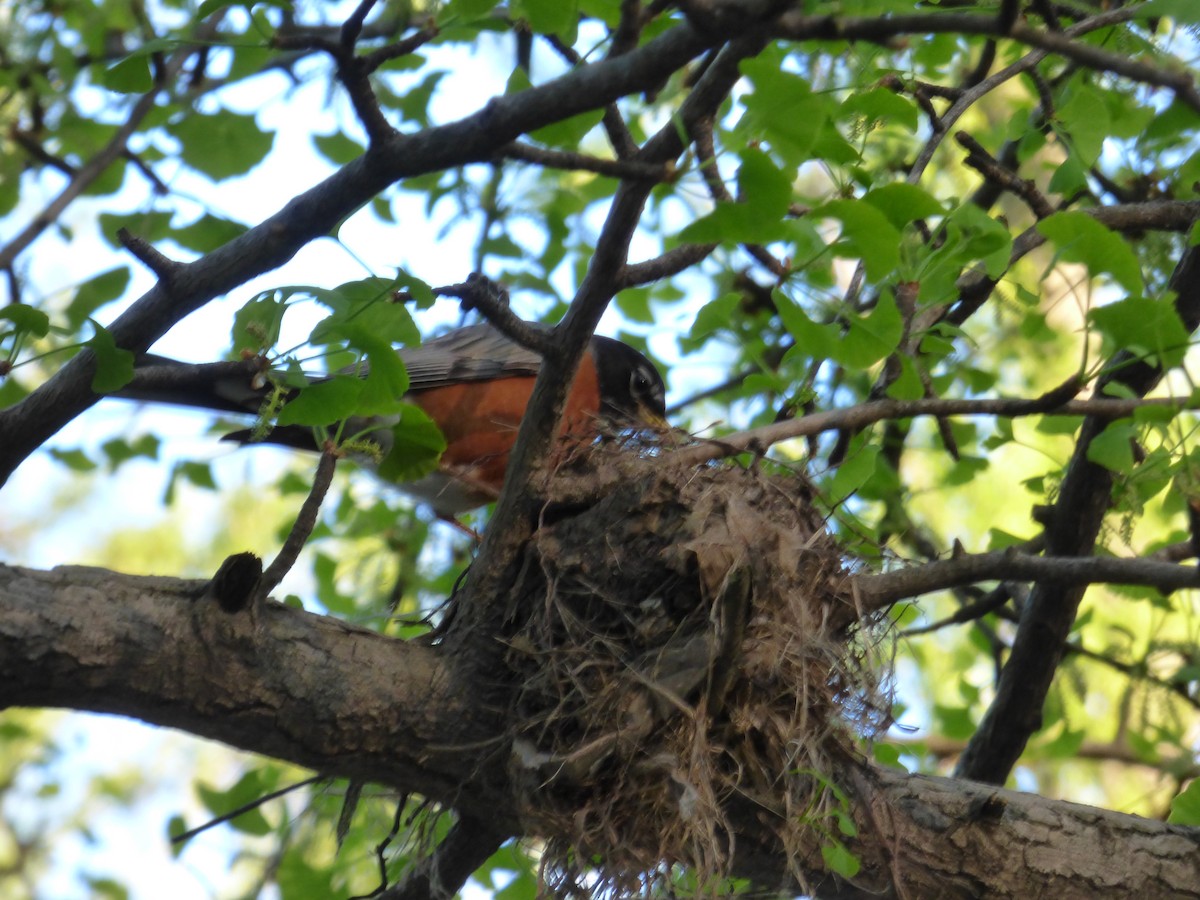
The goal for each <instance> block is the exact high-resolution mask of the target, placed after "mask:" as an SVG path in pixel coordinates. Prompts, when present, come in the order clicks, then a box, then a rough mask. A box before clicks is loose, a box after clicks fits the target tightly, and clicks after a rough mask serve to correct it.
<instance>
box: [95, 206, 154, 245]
mask: <svg viewBox="0 0 1200 900" xmlns="http://www.w3.org/2000/svg"><path fill="white" fill-rule="evenodd" d="M122 228H125V229H128V230H129V231H130V232H131V233H132V234H135V235H137V236H138V237H140V238H141V239H142V240H144V241H149V242H150V243H155V242H156V241H161V240H162V239H163V238H165V237H167V236H168V235H169V234H170V232H171V213H169V212H154V211H152V210H147V211H144V212H137V213H128V214H116V213H101V214H100V233H101V234H102V235H103V236H104V240H106V241H107V242H108V243H109V244H110V245H111V246H113V247H120V246H121V239H120V238H119V237H117V232H118V231H120V230H121V229H122Z"/></svg>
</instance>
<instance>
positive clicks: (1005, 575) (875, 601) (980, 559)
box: [853, 550, 1200, 611]
mask: <svg viewBox="0 0 1200 900" xmlns="http://www.w3.org/2000/svg"><path fill="white" fill-rule="evenodd" d="M995 580H1003V581H1015V580H1019V581H1042V582H1053V583H1054V584H1063V585H1066V584H1074V585H1088V584H1136V585H1143V586H1145V587H1153V588H1157V589H1158V590H1160V591H1162V592H1163V593H1164V594H1170V593H1172V592H1174V591H1179V590H1184V589H1187V588H1200V571H1198V570H1197V569H1196V567H1195V566H1180V565H1176V564H1174V563H1160V562H1154V561H1153V560H1149V559H1117V558H1113V557H1107V556H1030V555H1029V554H1026V553H1019V552H1012V551H1010V550H999V551H996V552H994V553H980V554H975V555H971V556H961V557H958V558H957V559H947V560H941V561H938V562H931V563H923V564H921V565H918V566H913V567H911V568H905V569H898V570H896V571H894V572H882V573H879V574H873V575H855V576H853V586H854V592H855V596H856V598H857V599H858V600H859V601H860V603H861V604H862V607H863V609H865V610H867V611H875V610H879V609H884V608H886V607H888V606H890V605H892V604H893V603H895V602H896V601H898V600H906V599H910V598H912V597H918V596H920V595H921V594H928V593H931V592H933V591H940V590H945V589H946V588H952V587H961V586H963V585H967V584H975V583H977V582H980V581H995Z"/></svg>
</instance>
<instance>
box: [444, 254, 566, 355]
mask: <svg viewBox="0 0 1200 900" xmlns="http://www.w3.org/2000/svg"><path fill="white" fill-rule="evenodd" d="M433 293H434V294H436V295H437V296H439V297H456V298H457V299H458V300H460V301H461V302H462V307H463V309H464V310H465V311H467V312H470V311H471V310H478V311H479V313H480V315H482V316H483V317H484V318H485V319H487V320H488V321H489V322H490V323H491V324H492V325H494V326H496V328H497V329H498V330H499V331H500V332H501V333H503V334H504V335H505V336H506V337H509V338H512V340H514V341H515V342H516V343H518V344H520V345H521V346H522V347H528V348H529V349H530V350H533V351H534V352H535V353H540V354H542V355H543V356H545V355H546V353H547V351H548V350H549V349H550V347H551V340H550V336H549V333H548V332H546V331H545V330H543V329H541V328H538V327H537V326H535V325H533V324H531V323H529V322H526V321H525V320H524V319H522V318H521V317H520V316H518V315H517V314H516V313H515V312H513V311H512V309H511V308H510V307H509V305H508V291H507V290H506V289H505V288H504V286H503V285H500V284H497V283H496V282H494V281H492V280H491V279H490V278H488V277H487V276H485V275H482V274H480V273H479V272H472V273H471V274H470V275H469V276H468V277H467V280H466V281H464V282H462V283H461V284H449V285H445V286H443V287H437V288H434V289H433Z"/></svg>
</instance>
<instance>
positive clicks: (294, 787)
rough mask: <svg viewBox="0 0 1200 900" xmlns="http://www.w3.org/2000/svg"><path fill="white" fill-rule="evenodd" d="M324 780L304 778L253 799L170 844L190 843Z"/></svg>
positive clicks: (320, 777) (186, 832)
mask: <svg viewBox="0 0 1200 900" xmlns="http://www.w3.org/2000/svg"><path fill="white" fill-rule="evenodd" d="M324 778H325V776H323V775H313V776H312V777H311V778H305V779H304V780H303V781H297V782H296V783H295V784H289V785H288V786H287V787H284V788H280V789H279V790H277V791H271V793H269V794H263V795H262V796H261V797H255V798H254V799H253V800H251V801H250V802H248V803H243V804H242V805H241V806H239V807H238V808H237V809H233V810H230V811H229V812H227V813H225V814H224V815H221V816H217V817H216V818H215V819H209V820H208V821H207V822H205V823H204V824H203V825H198V826H196V827H195V828H192V829H189V830H188V831H185V832H183V833H182V834H177V835H175V836H174V837H172V838H171V843H172V844H182V843H184V842H185V841H190V840H191V839H192V838H194V837H195V836H196V835H198V834H203V833H204V832H206V831H208V830H209V829H210V828H215V827H216V826H218V825H222V824H224V823H225V822H228V821H230V820H232V819H236V818H237V817H238V816H240V815H242V814H243V813H248V812H250V810H252V809H258V808H259V807H260V806H262V805H263V804H264V803H269V802H271V801H272V800H277V799H278V798H280V797H283V796H285V795H287V794H290V793H291V792H292V791H298V790H300V788H303V787H308V786H309V785H310V784H316V783H317V782H318V781H322V780H324Z"/></svg>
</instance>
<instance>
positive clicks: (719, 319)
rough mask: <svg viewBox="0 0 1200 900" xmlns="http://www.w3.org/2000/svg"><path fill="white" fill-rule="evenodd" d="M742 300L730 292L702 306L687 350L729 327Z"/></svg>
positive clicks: (693, 326) (689, 336)
mask: <svg viewBox="0 0 1200 900" xmlns="http://www.w3.org/2000/svg"><path fill="white" fill-rule="evenodd" d="M741 302H742V298H741V296H740V295H738V294H735V293H729V294H722V295H721V296H720V297H718V298H717V299H716V300H710V301H709V302H708V303H706V304H704V305H703V306H702V307H700V309H699V310H698V311H697V312H696V320H695V321H694V322H693V323H692V330H691V331H690V332H689V333H688V337H687V340H686V344H687V348H685V352H689V353H690V352H692V351H693V350H695V349H696V348H697V347H699V346H700V345H701V344H702V343H703V340H704V338H707V337H708V336H709V335H711V334H715V333H716V332H718V331H720V330H721V329H723V328H727V327H729V324H730V322H732V321H733V314H734V312H735V311H736V310H737V308H738V305H739V304H740V303H741ZM788 302H789V303H790V302H791V301H790V300H789V301H788ZM681 343H683V342H681ZM688 348H690V349H688Z"/></svg>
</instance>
